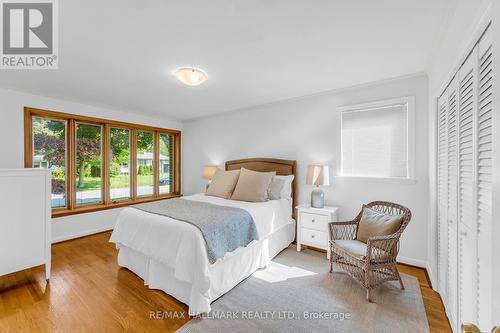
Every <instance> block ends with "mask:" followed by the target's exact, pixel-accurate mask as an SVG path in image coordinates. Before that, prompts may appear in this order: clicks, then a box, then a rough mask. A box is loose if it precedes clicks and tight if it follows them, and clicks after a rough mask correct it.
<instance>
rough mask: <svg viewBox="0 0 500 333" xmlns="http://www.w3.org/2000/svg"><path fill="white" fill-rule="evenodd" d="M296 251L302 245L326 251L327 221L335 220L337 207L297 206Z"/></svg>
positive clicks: (327, 240) (327, 239) (327, 237)
mask: <svg viewBox="0 0 500 333" xmlns="http://www.w3.org/2000/svg"><path fill="white" fill-rule="evenodd" d="M296 208H297V213H298V214H297V216H298V221H297V251H300V250H301V247H302V245H309V246H312V247H316V248H320V249H323V250H326V253H327V256H328V257H330V253H329V251H328V242H329V240H330V239H329V238H330V236H329V233H328V223H329V222H335V221H337V210H338V208H337V207H329V206H325V207H323V208H312V207H311V206H310V205H300V206H297V207H296Z"/></svg>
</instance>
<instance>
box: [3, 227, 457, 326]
mask: <svg viewBox="0 0 500 333" xmlns="http://www.w3.org/2000/svg"><path fill="white" fill-rule="evenodd" d="M109 236H110V233H109V232H106V233H101V234H97V235H92V236H88V237H84V238H79V239H75V240H71V241H67V242H63V243H59V244H55V245H54V246H53V247H52V253H53V256H52V260H53V261H52V278H51V280H50V283H49V284H47V283H46V282H45V279H44V270H43V267H36V268H33V269H29V270H25V271H22V272H18V273H13V274H9V275H6V276H3V277H0V332H2V333H3V332H9V333H10V332H123V331H128V332H135V331H137V332H160V331H161V332H169V331H175V330H176V329H178V328H179V327H181V326H182V325H183V324H184V323H186V322H187V321H188V320H189V318H188V314H187V306H185V305H184V304H182V303H180V302H179V301H177V300H175V299H174V298H172V297H170V296H168V295H166V294H165V293H163V292H161V291H156V290H150V289H148V288H147V287H145V286H144V284H143V281H142V280H141V279H140V278H139V277H137V276H136V275H134V274H133V273H131V272H130V271H128V270H127V269H123V268H119V267H118V265H117V264H116V253H117V251H116V249H115V247H114V245H113V244H111V243H109V242H108V239H109ZM3 255H6V254H3ZM400 268H401V272H404V273H406V274H410V275H414V276H416V277H417V278H418V279H419V281H420V286H421V289H422V296H423V299H424V303H425V309H426V313H427V318H428V319H429V326H430V328H431V332H451V329H450V327H449V324H448V321H447V319H446V315H445V314H444V309H443V305H442V303H441V300H440V298H439V295H438V294H437V293H435V292H434V291H433V290H432V289H431V288H430V287H429V284H428V282H427V279H426V276H425V273H424V271H423V270H422V269H419V268H415V267H409V266H403V265H401V266H400Z"/></svg>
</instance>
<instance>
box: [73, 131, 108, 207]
mask: <svg viewBox="0 0 500 333" xmlns="http://www.w3.org/2000/svg"><path fill="white" fill-rule="evenodd" d="M101 133H102V127H101V126H99V125H91V124H82V123H77V124H76V141H75V146H76V151H75V153H76V154H75V157H76V180H75V181H76V204H77V205H87V204H94V203H100V202H102V149H101V147H102V142H101V141H102V140H101Z"/></svg>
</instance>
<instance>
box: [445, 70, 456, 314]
mask: <svg viewBox="0 0 500 333" xmlns="http://www.w3.org/2000/svg"><path fill="white" fill-rule="evenodd" d="M447 90H448V168H447V176H448V177H447V178H448V184H447V185H448V192H447V199H448V200H447V201H448V204H447V222H448V268H447V277H448V280H447V281H446V286H447V290H446V293H447V295H448V299H447V301H448V307H449V309H450V315H451V317H452V318H450V319H451V321H452V322H457V320H458V318H457V316H456V314H457V309H458V265H457V261H458V216H457V215H458V214H457V213H458V212H457V208H458V207H457V193H458V80H457V78H455V79H453V81H452V82H451V84H450V86H449V87H448V89H447Z"/></svg>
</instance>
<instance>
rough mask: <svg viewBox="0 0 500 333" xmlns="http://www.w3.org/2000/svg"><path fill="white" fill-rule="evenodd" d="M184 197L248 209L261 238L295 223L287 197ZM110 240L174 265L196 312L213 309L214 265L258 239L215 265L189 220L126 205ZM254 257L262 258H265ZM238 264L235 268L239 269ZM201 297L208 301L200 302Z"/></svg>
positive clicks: (202, 195)
mask: <svg viewBox="0 0 500 333" xmlns="http://www.w3.org/2000/svg"><path fill="white" fill-rule="evenodd" d="M183 199H187V200H196V201H204V202H209V203H212V204H216V205H223V206H231V207H238V208H242V209H245V210H247V211H248V212H249V213H250V214H251V215H252V217H253V219H254V222H255V224H256V227H257V230H258V232H259V237H260V239H265V238H268V236H269V235H271V234H273V232H275V231H277V230H280V229H282V228H283V227H284V226H286V225H288V224H290V223H293V222H292V218H291V203H290V201H289V200H286V199H280V200H270V201H267V202H259V203H253V202H243V201H235V200H227V199H222V198H218V197H210V196H205V195H204V194H195V195H192V196H185V197H183ZM110 241H111V242H114V243H116V246H117V248H118V249H119V248H120V247H122V246H124V247H127V248H129V249H132V250H134V251H136V252H139V253H141V254H142V255H144V256H146V257H148V258H151V259H153V260H155V261H156V262H159V263H161V264H162V265H164V266H166V267H169V268H171V269H172V270H173V276H174V277H175V279H177V280H179V281H183V282H187V283H189V284H190V285H191V286H192V289H191V295H190V299H191V300H193V302H192V303H193V304H196V305H195V307H194V308H193V306H192V305H193V304H191V302H189V304H188V305H189V306H190V312H192V313H200V312H208V311H210V302H211V301H212V300H213V299H212V296H213V295H210V289H211V287H212V289H213V286H211V284H213V283H214V282H213V281H211V279H210V277H211V276H210V269H211V268H212V269H213V266H216V265H221V264H223V263H224V262H230V260H228V259H229V258H230V257H231V256H234V255H237V254H238V253H239V252H241V251H245V250H246V249H247V248H248V247H249V246H250V245H252V243H254V242H258V241H254V242H252V243H251V244H250V245H249V246H247V248H239V249H237V250H235V251H233V252H231V253H227V254H226V255H225V256H224V258H222V259H219V260H218V261H217V262H215V263H214V264H213V265H211V264H210V263H209V261H208V257H207V252H206V245H205V240H204V239H203V236H202V234H201V232H200V231H199V229H198V228H196V227H195V226H193V225H191V224H189V223H186V222H182V221H178V220H175V219H172V218H168V217H166V216H160V215H156V214H151V213H147V212H144V211H141V210H138V209H134V208H125V209H123V211H122V212H121V213H120V215H119V217H118V221H117V223H116V226H115V228H114V230H113V233H112V235H111V239H110ZM254 260H255V261H256V262H257V261H259V262H261V261H263V258H260V257H259V258H254ZM264 261H265V260H264ZM211 266H212V267H211ZM257 266H259V265H257ZM236 267H237V266H235V269H238V268H236ZM200 299H201V300H206V301H205V302H200ZM194 300H196V301H194Z"/></svg>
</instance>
